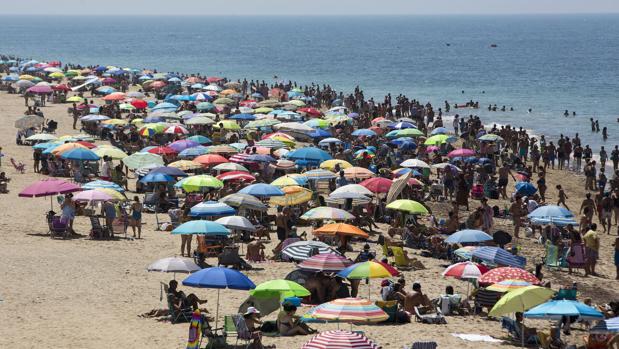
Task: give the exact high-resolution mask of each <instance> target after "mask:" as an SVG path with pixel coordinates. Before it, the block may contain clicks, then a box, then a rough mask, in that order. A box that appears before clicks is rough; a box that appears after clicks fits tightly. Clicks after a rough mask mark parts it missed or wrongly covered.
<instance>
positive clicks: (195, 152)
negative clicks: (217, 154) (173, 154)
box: [178, 145, 208, 158]
mask: <svg viewBox="0 0 619 349" xmlns="http://www.w3.org/2000/svg"><path fill="white" fill-rule="evenodd" d="M206 153H208V148H207V147H204V146H201V145H199V146H197V147H193V148H187V149H185V150H183V151H181V152H180V153H178V157H180V158H186V157H195V156H200V155H204V154H206Z"/></svg>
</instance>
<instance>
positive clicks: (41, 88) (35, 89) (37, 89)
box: [27, 85, 54, 94]
mask: <svg viewBox="0 0 619 349" xmlns="http://www.w3.org/2000/svg"><path fill="white" fill-rule="evenodd" d="M27 91H28V92H30V93H39V94H46V93H52V92H54V90H52V88H51V87H49V86H47V85H36V86H32V87H31V88H29V89H28V90H27Z"/></svg>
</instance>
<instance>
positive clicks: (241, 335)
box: [232, 314, 264, 349]
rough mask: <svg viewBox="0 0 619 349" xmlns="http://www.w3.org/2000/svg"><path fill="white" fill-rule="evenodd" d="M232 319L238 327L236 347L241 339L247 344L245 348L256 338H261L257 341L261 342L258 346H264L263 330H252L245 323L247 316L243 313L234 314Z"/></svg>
mask: <svg viewBox="0 0 619 349" xmlns="http://www.w3.org/2000/svg"><path fill="white" fill-rule="evenodd" d="M232 321H233V322H234V327H235V328H236V343H235V344H234V346H235V347H237V346H238V343H239V340H241V341H242V342H243V343H244V344H243V345H244V346H245V348H246V349H247V348H249V347H250V346H251V345H252V344H253V343H254V340H255V339H260V340H259V341H258V342H257V343H258V344H259V346H258V348H264V346H263V345H262V341H261V339H262V333H261V332H250V331H249V329H248V328H247V324H246V323H245V318H244V317H243V315H240V314H237V315H232Z"/></svg>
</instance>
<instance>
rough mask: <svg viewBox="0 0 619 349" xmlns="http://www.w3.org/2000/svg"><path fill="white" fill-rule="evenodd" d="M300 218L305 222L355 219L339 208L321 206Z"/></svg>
mask: <svg viewBox="0 0 619 349" xmlns="http://www.w3.org/2000/svg"><path fill="white" fill-rule="evenodd" d="M300 218H301V219H304V220H333V221H347V220H351V219H355V216H354V215H352V214H351V213H349V212H348V211H345V210H342V209H339V208H334V207H327V206H319V207H315V208H312V209H311V210H309V211H307V212H305V213H304V214H303V215H302V216H301V217H300Z"/></svg>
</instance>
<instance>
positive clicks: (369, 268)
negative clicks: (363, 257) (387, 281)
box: [337, 261, 397, 298]
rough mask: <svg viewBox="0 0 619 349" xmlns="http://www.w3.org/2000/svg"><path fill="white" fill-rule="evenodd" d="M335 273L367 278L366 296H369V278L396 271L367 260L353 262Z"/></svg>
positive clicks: (385, 275) (390, 274)
mask: <svg viewBox="0 0 619 349" xmlns="http://www.w3.org/2000/svg"><path fill="white" fill-rule="evenodd" d="M394 272H395V273H394ZM337 275H338V276H340V277H342V278H346V279H368V298H371V297H370V290H371V288H370V283H369V279H376V278H387V277H392V276H396V275H397V271H395V270H390V269H388V268H387V266H386V265H384V264H382V263H379V262H375V261H367V262H361V263H355V264H353V265H351V266H349V267H347V268H346V269H343V270H341V271H340V272H339V273H337Z"/></svg>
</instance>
